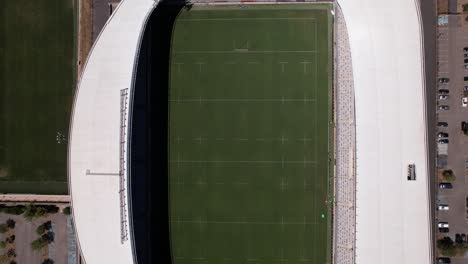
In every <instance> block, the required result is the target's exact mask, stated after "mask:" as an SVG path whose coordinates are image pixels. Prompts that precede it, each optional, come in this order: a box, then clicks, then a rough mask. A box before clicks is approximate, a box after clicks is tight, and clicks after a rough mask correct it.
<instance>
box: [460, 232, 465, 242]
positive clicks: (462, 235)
mask: <svg viewBox="0 0 468 264" xmlns="http://www.w3.org/2000/svg"><path fill="white" fill-rule="evenodd" d="M461 240H462V243H466V234H461Z"/></svg>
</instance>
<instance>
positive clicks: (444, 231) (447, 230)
mask: <svg viewBox="0 0 468 264" xmlns="http://www.w3.org/2000/svg"><path fill="white" fill-rule="evenodd" d="M439 232H440V233H448V232H450V230H449V228H448V227H441V228H439Z"/></svg>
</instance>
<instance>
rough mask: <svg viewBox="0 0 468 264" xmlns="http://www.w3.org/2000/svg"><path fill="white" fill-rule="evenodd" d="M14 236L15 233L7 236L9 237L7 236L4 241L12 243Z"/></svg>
mask: <svg viewBox="0 0 468 264" xmlns="http://www.w3.org/2000/svg"><path fill="white" fill-rule="evenodd" d="M15 238H16V236H15V235H11V236H9V237H7V238H6V239H5V242H7V243H9V244H13V242H15Z"/></svg>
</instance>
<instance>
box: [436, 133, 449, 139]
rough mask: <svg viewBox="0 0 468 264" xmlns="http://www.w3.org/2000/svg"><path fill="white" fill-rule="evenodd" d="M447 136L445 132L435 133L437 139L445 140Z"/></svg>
mask: <svg viewBox="0 0 468 264" xmlns="http://www.w3.org/2000/svg"><path fill="white" fill-rule="evenodd" d="M448 136H449V134H448V133H445V132H439V133H437V137H439V138H446V137H448Z"/></svg>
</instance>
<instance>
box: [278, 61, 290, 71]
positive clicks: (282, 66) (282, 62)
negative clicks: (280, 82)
mask: <svg viewBox="0 0 468 264" xmlns="http://www.w3.org/2000/svg"><path fill="white" fill-rule="evenodd" d="M278 63H279V64H281V72H284V65H285V64H288V62H287V61H280V62H278Z"/></svg>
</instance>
